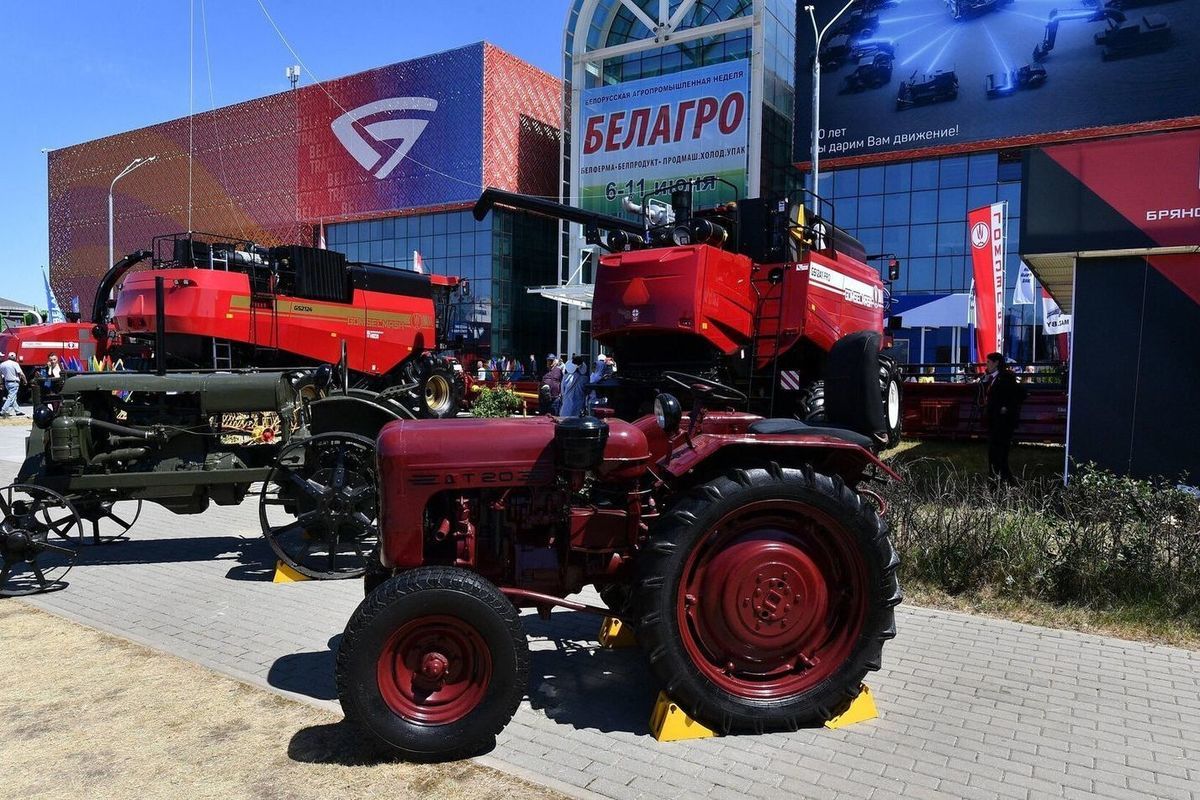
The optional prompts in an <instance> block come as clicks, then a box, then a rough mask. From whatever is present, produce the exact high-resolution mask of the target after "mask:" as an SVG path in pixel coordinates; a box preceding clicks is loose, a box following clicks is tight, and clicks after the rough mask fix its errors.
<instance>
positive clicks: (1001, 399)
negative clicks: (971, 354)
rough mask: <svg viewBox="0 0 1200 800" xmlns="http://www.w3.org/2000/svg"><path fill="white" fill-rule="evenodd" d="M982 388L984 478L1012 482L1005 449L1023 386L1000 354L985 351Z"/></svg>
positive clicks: (1007, 445)
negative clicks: (984, 422) (986, 459)
mask: <svg viewBox="0 0 1200 800" xmlns="http://www.w3.org/2000/svg"><path fill="white" fill-rule="evenodd" d="M982 391H983V398H982V401H983V402H982V405H983V409H984V418H985V419H986V421H987V441H988V478H989V479H990V480H992V481H993V482H995V483H1012V480H1013V474H1012V470H1011V469H1009V466H1008V453H1009V450H1010V449H1011V447H1012V438H1013V433H1014V432H1016V430H1017V421H1018V419H1019V417H1020V413H1021V403H1022V401H1023V400H1024V399H1025V390H1024V389H1023V388H1022V387H1021V386H1020V385H1019V384H1018V383H1017V376H1016V375H1014V374H1013V371H1012V370H1011V369H1009V367H1008V362H1007V361H1005V359H1004V356H1003V355H1002V354H1000V353H991V354H990V355H988V357H987V366H986V367H985V372H984V376H983V389H982Z"/></svg>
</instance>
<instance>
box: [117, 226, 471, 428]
mask: <svg viewBox="0 0 1200 800" xmlns="http://www.w3.org/2000/svg"><path fill="white" fill-rule="evenodd" d="M152 265H153V266H152V269H149V270H142V271H139V272H133V273H131V274H130V275H129V276H128V277H126V278H125V279H124V282H123V283H122V285H121V287H120V291H119V293H118V295H117V298H116V301H115V304H114V308H113V312H112V320H113V324H114V327H115V330H116V332H117V333H118V334H119V335H121V336H122V337H124V338H125V339H127V340H128V341H130V342H133V343H136V342H139V341H142V340H151V339H153V337H154V333H155V329H156V323H155V319H156V316H155V313H156V307H155V279H156V278H158V277H161V278H163V280H164V289H165V293H164V307H163V310H162V313H163V318H164V320H165V332H166V345H167V351H168V353H169V355H170V357H171V365H172V366H174V367H180V368H192V369H194V368H202V369H217V370H228V369H237V368H242V367H286V368H291V367H300V366H310V365H315V364H321V363H332V362H337V361H338V360H339V359H340V358H341V356H342V351H343V344H344V346H345V354H346V359H347V364H346V366H347V369H348V372H349V375H350V380H351V384H352V385H353V386H356V387H359V388H367V389H372V390H376V391H382V392H384V393H386V394H388V395H389V396H390V397H391V398H392V399H395V400H397V401H399V402H401V403H403V404H404V405H406V406H407V407H409V408H410V410H412V411H413V412H414V413H416V414H417V415H419V416H426V417H447V416H453V415H454V414H455V413H457V411H458V410H459V407H460V404H461V399H462V395H463V377H462V371H461V368H459V366H458V364H457V362H456V361H455V360H454V359H452V358H447V357H445V356H443V355H440V351H441V349H442V346H441V345H442V343H441V342H440V341H439V337H438V332H439V331H444V330H445V329H446V325H445V319H444V318H440V317H444V316H445V312H446V311H447V310H448V307H449V298H450V295H451V293H452V292H453V290H454V289H455V287H456V286H457V285H458V281H457V279H455V278H446V277H442V276H433V275H422V274H419V273H415V272H409V271H405V270H398V269H393V268H390V267H384V266H379V265H374V264H359V263H348V262H347V261H346V257H345V256H344V255H343V254H342V253H338V252H334V251H332V250H323V249H318V248H314V247H301V246H297V245H287V246H279V247H271V248H265V247H257V246H255V245H253V244H251V243H246V242H238V241H232V240H229V239H224V238H222V237H218V236H213V235H208V234H198V233H193V234H176V235H173V236H163V237H158V238H157V239H155V240H154V249H153V260H152Z"/></svg>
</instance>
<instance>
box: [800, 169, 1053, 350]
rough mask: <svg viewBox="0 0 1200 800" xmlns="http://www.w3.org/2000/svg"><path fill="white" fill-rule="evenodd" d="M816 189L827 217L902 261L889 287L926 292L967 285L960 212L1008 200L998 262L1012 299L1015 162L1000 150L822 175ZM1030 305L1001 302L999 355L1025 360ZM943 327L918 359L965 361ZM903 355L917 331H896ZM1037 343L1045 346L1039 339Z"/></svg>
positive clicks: (915, 343)
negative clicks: (829, 209) (1004, 243)
mask: <svg viewBox="0 0 1200 800" xmlns="http://www.w3.org/2000/svg"><path fill="white" fill-rule="evenodd" d="M818 194H820V195H821V196H822V197H824V198H826V199H829V200H831V201H832V203H833V213H834V223H835V224H836V225H838V226H839V227H842V228H845V229H846V230H848V231H850V232H851V233H852V234H853V235H854V236H856V237H857V238H858V239H859V240H860V241H861V242H862V243H863V245H864V246H865V247H866V250H867V252H868V253H871V254H875V253H884V254H894V255H895V256H896V257H897V258H899V259H900V262H901V273H900V279H899V280H898V281H896V282H895V283H894V284H893V285H892V289H891V290H892V294H893V295H896V296H903V295H926V294H949V293H952V292H966V291H969V290H970V288H971V276H972V267H971V256H970V247H969V244H968V242H967V212H968V211H969V210H970V209H974V208H979V207H981V206H985V205H989V204H991V203H995V202H998V201H999V202H1007V203H1008V215H1009V218H1008V248H1007V249H1008V257H1007V261H1006V263H1005V265H1004V274H1005V281H1006V284H1007V288H1006V297H1007V298H1008V299H1009V300H1010V301H1011V298H1012V290H1013V286H1014V285H1015V283H1016V279H1017V272H1018V270H1019V267H1020V263H1021V260H1020V257H1019V256H1018V255H1017V254H1018V253H1019V252H1020V245H1021V243H1020V239H1019V237H1020V232H1019V231H1020V214H1021V162H1020V160H1019V158H1015V157H1010V156H1008V155H1007V154H1005V155H1001V154H997V153H983V154H979V155H970V156H954V157H945V158H937V159H929V160H925V161H911V162H902V163H898V164H886V165H880V166H871V167H859V168H849V169H838V170H834V171H831V172H823V173H822V174H821V185H820V189H819V192H818ZM1034 308H1035V307H1034V306H1013V305H1012V304H1011V302H1009V303H1007V304H1006V309H1005V341H1006V343H1007V344H1006V350H1007V351H1008V352H1007V353H1006V354H1007V355H1008V356H1010V357H1012V358H1016V359H1018V360H1022V361H1025V360H1030V359H1031V357H1032V355H1033V345H1032V342H1031V339H1030V337H1031V336H1032V335H1033V334H1034V332H1033V330H1032V329H1033V326H1034V322H1035V319H1034ZM952 337H953V334H952V332H951V330H950V329H938V330H927V331H926V334H925V359H926V360H927V361H939V362H948V361H954V360H965V359H966V355H967V343H966V341H967V340H966V337H965V335H964V336H963V337H962V339H961V352H960V353H958V354H953V353H951V341H952ZM897 339H907V340H908V342H909V353H910V358H911V360H913V361H916V360H918V359H919V358H920V355H919V340H920V332H919V331H909V330H901V331H900V333H899V335H898V336H897ZM1038 349H1039V351H1040V352H1045V351H1044V350H1043V348H1042V342H1041V339H1040V338H1039V341H1038Z"/></svg>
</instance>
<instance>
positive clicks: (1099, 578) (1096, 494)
mask: <svg viewBox="0 0 1200 800" xmlns="http://www.w3.org/2000/svg"><path fill="white" fill-rule="evenodd" d="M883 457H884V460H885V461H887V462H889V464H890V465H891V466H892V468H893V469H895V470H896V471H897V472H898V473H900V474H901V476H903V480H901V481H894V482H891V483H889V484H887V485H886V486H885V487H883V495H884V497H885V499H886V500H887V501H888V503H889V505H890V510H889V513H888V521H889V523H890V526H891V532H892V541H893V543H894V544H895V546H896V549H897V551H898V552H899V553H900V556H901V567H900V577H901V583H902V585H903V586H904V588H905V590H906V594H907V595H908V596H909V598H910V600H911V601H912V602H914V603H915V604H916V605H929V606H935V607H939V608H950V609H956V610H960V611H966V612H970V613H983V614H991V615H995V616H999V617H1005V618H1008V619H1013V620H1017V621H1021V622H1030V623H1035V624H1039V625H1046V626H1049V627H1059V628H1068V629H1074V630H1080V631H1092V632H1098V633H1105V634H1109V635H1114V636H1119V637H1123V638H1129V639H1138V640H1144V641H1154V642H1165V643H1169V644H1174V645H1179V646H1182V647H1192V648H1200V504H1197V502H1196V500H1195V498H1194V497H1191V496H1190V495H1188V494H1186V493H1184V492H1180V491H1178V490H1177V489H1176V488H1175V485H1174V482H1173V481H1165V480H1157V481H1143V480H1136V479H1132V478H1127V477H1122V476H1119V475H1114V474H1111V473H1107V472H1104V471H1102V470H1097V469H1095V468H1094V467H1090V466H1085V467H1082V468H1080V469H1079V470H1078V471H1073V478H1072V481H1071V484H1070V485H1064V483H1063V481H1062V466H1063V461H1064V454H1063V448H1062V447H1055V446H1045V445H1024V446H1018V447H1014V448H1013V451H1012V455H1011V464H1012V468H1013V471H1014V473H1016V474H1017V475H1018V476H1019V478H1020V479H1019V480H1018V481H1017V482H1016V484H1015V485H1012V486H1005V487H1001V488H996V487H992V486H990V485H989V483H988V482H987V481H986V480H985V477H986V471H987V446H986V444H985V443H983V442H979V443H971V442H931V441H906V442H903V443H902V444H901V445H900V446H899V447H896V448H894V449H893V450H891V451H888V452H885V453H884V454H883Z"/></svg>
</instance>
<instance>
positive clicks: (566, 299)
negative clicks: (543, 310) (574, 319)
mask: <svg viewBox="0 0 1200 800" xmlns="http://www.w3.org/2000/svg"><path fill="white" fill-rule="evenodd" d="M594 288H595V287H594V286H593V285H592V284H590V283H567V284H562V285H560V286H534V287H532V288H529V289H526V290H525V292H526V293H527V294H540V295H541V296H542V297H545V298H546V299H547V300H555V301H557V302H559V303H563V304H565V305H570V306H577V307H578V308H591V307H592V290H593V289H594Z"/></svg>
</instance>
